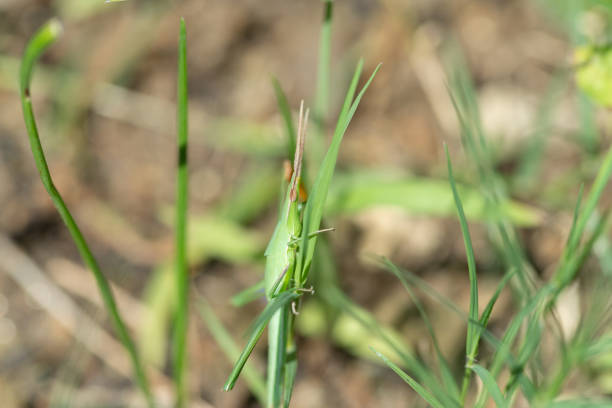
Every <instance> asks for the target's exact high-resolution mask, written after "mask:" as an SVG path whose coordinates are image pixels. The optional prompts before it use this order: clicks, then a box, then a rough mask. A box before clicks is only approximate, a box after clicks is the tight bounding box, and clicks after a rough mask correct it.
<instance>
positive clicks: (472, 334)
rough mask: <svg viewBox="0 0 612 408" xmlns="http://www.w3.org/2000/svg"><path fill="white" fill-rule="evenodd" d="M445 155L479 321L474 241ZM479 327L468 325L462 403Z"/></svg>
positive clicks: (473, 311) (473, 306)
mask: <svg viewBox="0 0 612 408" xmlns="http://www.w3.org/2000/svg"><path fill="white" fill-rule="evenodd" d="M444 153H445V154H446V164H447V167H448V179H449V182H450V185H451V189H452V190H453V197H454V199H455V205H456V206H457V213H458V214H459V223H460V225H461V233H462V234H463V242H464V244H465V252H466V254H467V261H468V277H469V281H470V311H469V316H470V319H471V320H473V321H478V277H477V276H476V260H475V258H474V250H473V248H472V239H471V238H470V231H469V229H468V225H467V219H466V218H465V213H464V212H463V205H462V204H461V198H460V197H459V193H458V192H457V187H456V186H455V178H454V177H453V167H452V164H451V160H450V155H449V154H448V147H447V146H446V144H445V145H444ZM478 331H479V330H478V327H476V326H475V325H474V324H473V323H468V329H467V336H466V340H465V350H466V367H467V368H466V372H465V375H464V377H463V384H462V386H461V401H462V402H464V401H465V397H466V395H467V389H468V386H469V378H470V369H469V367H470V366H471V365H472V364H473V362H474V361H475V359H476V352H477V350H478Z"/></svg>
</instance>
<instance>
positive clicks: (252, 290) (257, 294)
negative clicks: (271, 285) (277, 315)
mask: <svg viewBox="0 0 612 408" xmlns="http://www.w3.org/2000/svg"><path fill="white" fill-rule="evenodd" d="M265 287H266V283H265V282H264V281H263V280H261V281H259V282H257V283H256V284H254V285H252V286H249V287H248V288H246V289H245V290H243V291H241V292H239V293H237V294H235V295H234V296H232V297H231V299H230V302H231V304H232V306H234V307H242V306H244V305H246V304H247V303H251V302H252V301H254V300H257V299H260V298H263V297H265V293H264V288H265Z"/></svg>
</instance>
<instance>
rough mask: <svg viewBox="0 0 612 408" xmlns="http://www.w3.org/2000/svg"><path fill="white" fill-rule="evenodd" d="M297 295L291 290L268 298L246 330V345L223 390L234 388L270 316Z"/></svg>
mask: <svg viewBox="0 0 612 408" xmlns="http://www.w3.org/2000/svg"><path fill="white" fill-rule="evenodd" d="M298 297H299V295H298V294H297V293H293V292H284V293H281V294H279V295H278V296H277V297H275V298H273V299H271V300H270V302H269V303H268V304H267V305H266V308H265V309H264V310H263V312H261V314H260V315H259V317H258V318H257V320H255V322H253V324H252V325H251V327H250V328H249V330H248V333H250V334H249V339H248V341H247V345H246V346H245V347H244V349H243V350H242V353H241V354H240V356H239V357H238V360H237V361H236V363H235V364H234V368H233V369H232V372H231V374H230V375H229V378H228V379H227V381H226V383H225V385H224V386H223V389H224V390H225V391H229V390H231V389H232V388H234V384H236V380H237V379H238V376H239V375H240V372H241V371H242V369H243V367H244V364H245V363H246V361H247V359H248V358H249V356H250V355H251V352H252V351H253V348H254V347H255V345H256V344H257V341H258V340H259V338H260V337H261V335H262V333H263V331H264V329H265V327H266V324H267V323H268V322H269V321H270V319H271V318H272V316H273V315H274V314H275V313H276V312H277V311H278V310H279V309H281V308H283V307H285V306H287V305H288V304H289V303H290V302H292V301H293V300H295V299H297V298H298Z"/></svg>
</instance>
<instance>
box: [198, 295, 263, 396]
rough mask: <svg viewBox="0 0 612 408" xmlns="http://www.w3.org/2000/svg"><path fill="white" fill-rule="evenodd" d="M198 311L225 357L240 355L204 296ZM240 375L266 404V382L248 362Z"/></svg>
mask: <svg viewBox="0 0 612 408" xmlns="http://www.w3.org/2000/svg"><path fill="white" fill-rule="evenodd" d="M198 311H199V312H200V316H201V317H202V320H204V322H205V323H206V327H208V330H210V333H211V334H212V336H213V337H214V339H215V341H216V342H217V344H218V345H219V347H221V350H223V352H224V353H225V355H226V356H227V358H228V359H229V360H231V361H234V360H236V359H237V358H238V357H239V356H240V349H239V348H238V346H237V345H236V343H235V342H234V340H233V339H232V336H231V335H230V334H229V332H228V331H227V329H226V328H225V327H224V326H223V323H221V321H220V320H219V318H218V317H217V315H216V314H215V312H214V311H213V309H212V308H211V307H210V305H209V304H208V302H207V301H206V299H204V297H200V301H199V302H198ZM242 375H243V376H244V380H245V382H246V383H247V386H248V387H249V389H250V390H251V392H252V393H253V395H255V397H256V398H257V400H258V401H259V403H260V404H261V405H262V406H266V383H265V381H264V379H263V378H262V376H261V375H260V374H259V373H258V372H257V371H256V370H254V369H253V367H251V366H250V365H249V364H246V365H245V366H244V369H243V370H242Z"/></svg>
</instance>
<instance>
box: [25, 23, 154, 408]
mask: <svg viewBox="0 0 612 408" xmlns="http://www.w3.org/2000/svg"><path fill="white" fill-rule="evenodd" d="M61 31H62V26H61V24H60V22H59V21H58V20H56V19H52V20H50V21H49V22H47V23H46V24H45V25H44V26H42V27H41V28H40V29H39V30H38V31H37V32H36V34H34V36H33V37H32V39H31V40H30V42H29V43H28V45H27V47H26V50H25V52H24V55H23V58H22V62H21V71H20V81H19V82H20V95H21V104H22V108H23V116H24V119H25V125H26V129H27V133H28V137H29V140H30V147H31V149H32V154H33V156H34V161H35V162H36V167H37V168H38V172H39V173H40V178H41V180H42V183H43V185H44V187H45V189H46V190H47V192H48V193H49V196H50V197H51V200H52V201H53V204H54V205H55V207H56V208H57V211H58V212H59V214H60V216H61V217H62V220H63V221H64V223H65V224H66V227H68V231H69V232H70V235H71V237H72V239H73V241H74V243H75V244H76V246H77V248H78V250H79V253H80V255H81V257H82V258H83V261H84V262H85V264H86V265H87V267H88V268H89V269H90V270H91V272H92V273H93V275H94V278H95V279H96V283H97V284H98V289H99V290H100V295H101V296H102V299H103V301H104V305H105V307H106V310H107V311H108V314H109V315H110V318H111V321H112V323H113V326H114V328H115V330H116V332H117V335H118V336H119V339H120V340H121V343H123V346H124V347H125V349H126V350H127V352H128V354H129V357H130V360H131V362H132V366H133V370H134V375H135V377H136V378H135V379H136V382H137V383H138V386H139V387H140V389H141V390H142V392H143V394H144V396H145V399H146V400H147V405H148V406H149V407H154V406H155V404H154V402H153V395H152V394H151V388H150V386H149V381H148V379H147V376H146V373H145V369H144V367H143V365H142V362H141V360H140V358H139V356H138V353H137V350H136V346H135V345H134V342H133V340H132V338H131V336H130V334H129V333H128V330H127V328H126V326H125V323H124V321H123V319H122V318H121V315H120V314H119V310H118V308H117V304H116V302H115V298H114V297H113V293H112V291H111V288H110V285H109V283H108V280H107V279H106V277H105V276H104V274H103V273H102V271H101V270H100V267H99V265H98V262H97V261H96V259H95V258H94V256H93V254H92V252H91V250H90V249H89V246H88V245H87V242H86V241H85V238H84V237H83V234H82V233H81V231H80V229H79V227H78V226H77V224H76V222H75V221H74V218H73V217H72V214H71V213H70V211H69V210H68V207H66V204H65V203H64V200H63V199H62V196H61V195H60V193H59V191H58V190H57V188H56V187H55V185H54V183H53V179H52V178H51V174H50V172H49V168H48V166H47V161H46V159H45V155H44V152H43V149H42V146H41V144H40V137H39V135H38V128H37V126H36V121H35V118H34V111H33V108H32V100H31V98H30V82H31V78H32V69H33V67H34V65H35V63H36V61H37V60H38V58H39V57H40V56H41V55H42V53H43V52H44V51H45V49H47V47H49V46H50V45H51V44H52V43H53V42H54V41H55V40H56V39H57V38H58V37H59V35H60V34H61Z"/></svg>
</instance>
